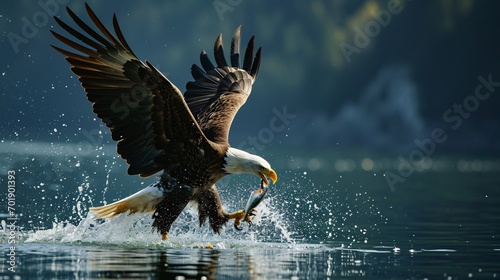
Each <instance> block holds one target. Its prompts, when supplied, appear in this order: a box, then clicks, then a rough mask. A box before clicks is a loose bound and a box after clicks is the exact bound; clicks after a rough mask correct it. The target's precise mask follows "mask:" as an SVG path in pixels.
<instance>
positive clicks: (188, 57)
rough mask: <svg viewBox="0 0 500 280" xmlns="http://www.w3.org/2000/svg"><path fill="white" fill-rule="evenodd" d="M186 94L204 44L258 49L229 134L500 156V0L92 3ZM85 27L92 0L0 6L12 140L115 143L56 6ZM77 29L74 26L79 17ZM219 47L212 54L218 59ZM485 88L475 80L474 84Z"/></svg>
mask: <svg viewBox="0 0 500 280" xmlns="http://www.w3.org/2000/svg"><path fill="white" fill-rule="evenodd" d="M88 3H89V5H90V6H91V7H92V8H93V9H94V11H95V12H96V14H97V15H98V16H99V17H100V19H101V20H102V21H103V22H104V23H105V24H106V25H107V26H108V27H110V28H111V26H112V24H111V19H112V15H113V13H116V15H117V17H118V20H119V22H120V24H121V28H122V31H123V32H124V35H125V37H126V39H127V40H128V42H129V45H130V46H131V47H132V49H133V50H134V52H135V53H136V54H137V55H138V56H139V58H140V59H142V60H145V59H147V60H149V61H150V62H151V63H153V64H154V65H156V66H157V67H158V68H159V69H160V70H161V71H162V72H163V73H164V74H165V75H166V76H167V77H168V78H169V79H170V80H171V81H172V82H174V83H175V84H176V85H177V86H178V87H179V88H180V89H181V90H184V89H185V84H186V82H188V81H190V80H191V76H190V67H191V65H192V64H193V63H199V53H200V51H201V50H203V49H205V50H207V51H208V52H209V53H210V52H211V51H212V48H213V47H212V46H213V42H214V41H215V38H216V37H217V35H218V34H219V33H222V34H223V39H224V43H225V46H226V51H229V43H230V38H231V36H232V33H233V31H234V29H235V28H236V27H237V26H238V25H240V24H242V25H243V32H242V38H243V41H244V42H243V43H244V44H246V42H247V40H248V39H249V38H250V36H251V35H253V34H255V36H256V42H257V45H258V46H262V49H263V59H262V65H261V71H260V73H259V77H258V79H257V81H256V83H255V84H254V88H253V93H252V96H251V98H250V99H249V100H248V102H247V104H246V106H244V107H243V108H242V110H240V112H239V114H238V115H237V119H236V120H235V122H234V124H233V128H232V131H231V142H232V144H233V146H240V147H243V148H246V149H247V150H261V151H262V150H264V149H265V148H266V147H268V146H279V147H283V148H289V147H298V148H302V147H309V148H310V147H314V148H326V149H334V150H343V151H347V150H363V151H373V152H384V153H385V152H387V153H404V152H408V151H411V150H413V149H415V147H416V144H415V140H423V139H427V138H431V137H432V135H433V132H432V131H433V130H435V129H436V128H439V129H442V130H443V131H444V134H445V135H446V136H447V137H446V141H444V142H443V143H437V145H436V151H437V152H445V153H467V154H488V155H491V154H492V153H494V154H496V153H498V152H500V131H499V129H498V123H499V121H500V114H499V113H498V107H499V106H498V105H499V104H500V98H499V97H498V94H499V91H500V84H499V82H500V55H499V51H498V50H499V32H498V27H499V26H500V17H498V11H499V10H500V2H498V1H493V0H489V1H472V0H455V1H452V0H440V1H430V0H429V1H408V0H406V1H405V0H400V1H396V0H391V1H377V0H357V1H347V0H334V1H318V0H316V1H300V0H292V1H286V2H273V1H271V2H269V1H263V0H255V1H247V0H216V1H117V0H116V1H88ZM66 5H68V6H69V7H71V9H73V11H75V12H76V13H77V14H78V15H79V16H80V17H81V18H83V19H84V20H85V21H87V22H89V20H88V17H87V15H86V12H85V8H84V2H82V1H76V0H75V1H64V0H40V1H27V0H23V1H9V2H4V3H2V8H1V9H0V28H1V31H2V37H1V41H0V43H1V49H2V52H1V53H0V58H1V59H0V61H1V62H2V63H1V64H0V89H1V91H0V94H1V99H2V101H1V102H0V118H1V122H0V135H1V140H2V142H4V143H8V142H11V141H16V142H17V141H21V142H50V143H55V142H63V143H76V142H79V141H81V139H82V138H87V139H91V140H92V141H91V142H92V144H96V145H102V144H105V143H109V142H110V138H109V137H108V136H107V134H108V131H107V129H104V127H103V126H102V125H101V122H100V121H99V120H96V119H95V116H94V114H93V113H92V111H91V106H90V104H89V102H88V101H87V100H86V97H85V95H84V92H83V90H82V88H81V86H80V84H79V82H78V80H77V78H76V77H75V76H74V75H73V73H72V72H70V70H69V65H68V63H67V62H66V61H64V59H63V58H62V57H61V56H60V55H59V54H58V53H56V52H55V51H54V50H53V49H52V48H51V47H50V46H49V45H50V44H55V45H58V46H62V44H61V43H60V42H58V41H57V40H56V39H55V38H53V37H52V35H51V34H50V32H49V30H50V29H54V30H56V31H58V32H60V33H62V34H65V33H64V30H62V28H60V27H59V26H54V25H55V21H54V19H53V18H52V17H51V15H55V16H57V17H60V18H61V19H63V20H64V21H66V22H71V20H70V18H69V16H68V15H67V13H66V12H65V11H64V7H65V6H66ZM73 26H74V25H73ZM210 56H211V54H210ZM478 87H479V88H478Z"/></svg>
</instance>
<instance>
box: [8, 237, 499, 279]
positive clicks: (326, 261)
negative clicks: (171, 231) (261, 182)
mask: <svg viewBox="0 0 500 280" xmlns="http://www.w3.org/2000/svg"><path fill="white" fill-rule="evenodd" d="M254 245H255V246H256V247H254V248H242V249H201V248H198V249H196V248H184V249H179V248H164V249H159V248H154V249H153V248H151V249H144V248H123V247H118V246H104V247H99V246H95V245H64V244H36V243H33V244H21V245H19V246H18V247H17V251H16V253H17V254H18V255H19V256H20V260H21V261H20V262H19V264H18V266H17V271H16V273H15V274H13V273H10V272H9V271H7V270H6V265H5V258H3V257H0V260H2V262H1V263H0V271H1V273H2V275H3V276H5V277H7V278H2V279H11V278H8V277H9V275H10V276H14V275H17V276H21V277H22V278H23V279H24V277H28V276H29V277H30V278H32V279H35V278H36V279H115V278H125V279H131V278H135V279H155V278H161V279H278V278H283V279H327V278H337V277H339V276H341V277H354V278H355V277H360V276H366V277H371V278H379V279H387V278H388V277H389V278H393V279H405V278H412V277H413V278H416V279H420V278H425V277H439V278H440V279H441V278H443V277H444V279H457V278H465V277H467V278H472V277H473V276H475V277H476V278H496V277H497V275H499V276H500V274H497V273H499V269H498V267H496V266H495V265H494V264H493V263H492V262H491V261H494V259H495V258H497V260H498V254H500V252H494V251H490V253H486V252H482V253H480V254H474V256H475V257H478V258H484V259H488V258H491V259H490V264H489V265H488V264H487V263H485V264H484V265H483V266H480V267H477V266H475V265H472V264H471V263H468V260H470V259H469V258H468V257H470V252H462V253H460V252H456V251H454V250H447V249H435V250H415V251H412V252H397V250H394V248H388V247H384V246H379V247H377V248H373V249H367V250H365V249H346V248H328V247H325V246H319V245H297V246H295V247H294V248H285V247H283V244H265V243H261V244H254ZM0 248H1V249H2V251H5V250H7V248H6V245H1V246H0ZM466 256H468V257H466ZM2 258H3V259H2ZM34 277H35V278H34ZM12 279H14V278H13V277H12Z"/></svg>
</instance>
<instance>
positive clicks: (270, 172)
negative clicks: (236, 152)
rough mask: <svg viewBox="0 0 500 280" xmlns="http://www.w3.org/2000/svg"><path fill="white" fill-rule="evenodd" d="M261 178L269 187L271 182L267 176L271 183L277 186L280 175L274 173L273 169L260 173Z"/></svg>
mask: <svg viewBox="0 0 500 280" xmlns="http://www.w3.org/2000/svg"><path fill="white" fill-rule="evenodd" d="M259 176H260V178H262V181H264V183H265V184H266V185H269V180H267V178H266V176H267V177H269V179H271V181H273V184H275V183H276V181H278V174H276V172H274V170H272V169H269V170H265V171H263V172H259Z"/></svg>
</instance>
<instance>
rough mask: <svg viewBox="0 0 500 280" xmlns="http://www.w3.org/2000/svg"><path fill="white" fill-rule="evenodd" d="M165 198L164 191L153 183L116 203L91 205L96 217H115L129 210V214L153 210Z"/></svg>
mask: <svg viewBox="0 0 500 280" xmlns="http://www.w3.org/2000/svg"><path fill="white" fill-rule="evenodd" d="M162 199H163V192H162V191H161V190H160V189H159V188H158V187H157V185H156V184H153V185H151V186H149V187H147V188H144V189H142V190H140V191H138V192H136V193H134V194H133V195H131V196H129V197H126V198H124V199H122V200H119V201H116V202H114V203H111V204H108V205H103V206H99V207H91V208H90V211H94V212H96V216H95V218H96V219H97V218H113V217H114V216H117V215H120V214H122V213H125V212H127V211H129V213H128V215H131V214H134V213H137V212H140V213H145V212H153V211H155V210H156V206H157V205H158V203H160V201H161V200H162Z"/></svg>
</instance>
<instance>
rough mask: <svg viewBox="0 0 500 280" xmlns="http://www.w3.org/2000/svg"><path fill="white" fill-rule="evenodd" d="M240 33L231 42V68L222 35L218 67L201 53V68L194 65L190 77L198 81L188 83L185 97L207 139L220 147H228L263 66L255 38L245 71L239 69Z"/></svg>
mask: <svg viewBox="0 0 500 280" xmlns="http://www.w3.org/2000/svg"><path fill="white" fill-rule="evenodd" d="M240 33H241V26H239V27H238V28H237V29H236V31H235V32H234V35H233V39H232V41H231V51H230V62H231V66H229V65H228V63H227V61H226V58H225V57H224V49H223V47H222V35H219V37H217V40H216V41H215V45H214V57H215V62H216V64H217V65H216V66H214V65H213V64H212V62H211V61H210V59H209V58H208V56H207V53H206V52H205V51H203V52H201V55H200V61H201V66H202V68H200V67H199V66H198V65H196V64H193V66H192V67H191V74H192V75H193V78H194V79H195V80H194V81H192V82H188V83H187V85H186V88H187V90H186V92H185V93H184V98H185V100H186V102H187V104H188V106H189V108H190V109H191V112H192V113H193V115H194V116H195V117H196V119H197V120H198V123H199V125H200V127H201V129H202V130H203V132H204V133H205V135H206V137H207V138H208V139H210V140H212V141H214V142H216V143H220V144H227V142H228V136H229V129H230V127H231V123H232V122H233V119H234V116H235V115H236V113H237V112H238V110H239V108H240V107H241V106H242V105H243V104H244V103H245V101H246V100H247V98H248V96H249V95H250V92H251V91H252V84H253V83H254V81H255V78H256V77H257V73H258V71H259V66H260V57H261V48H259V49H258V51H257V53H256V55H255V58H254V45H255V38H254V37H252V38H251V39H250V41H249V42H248V45H247V48H246V51H245V57H244V59H243V68H240V65H239V60H240V59H239V58H240Z"/></svg>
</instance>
